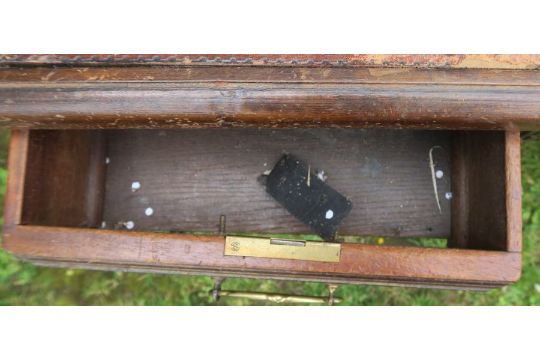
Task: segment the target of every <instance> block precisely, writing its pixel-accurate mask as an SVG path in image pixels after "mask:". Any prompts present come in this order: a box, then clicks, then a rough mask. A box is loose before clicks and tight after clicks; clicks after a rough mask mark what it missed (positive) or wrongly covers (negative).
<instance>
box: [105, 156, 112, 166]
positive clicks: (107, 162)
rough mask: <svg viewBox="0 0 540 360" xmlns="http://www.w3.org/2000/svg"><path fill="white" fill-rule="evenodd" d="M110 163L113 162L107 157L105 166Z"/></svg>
mask: <svg viewBox="0 0 540 360" xmlns="http://www.w3.org/2000/svg"><path fill="white" fill-rule="evenodd" d="M110 162H111V159H109V157H108V156H107V157H106V158H105V164H110Z"/></svg>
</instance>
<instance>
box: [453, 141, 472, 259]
mask: <svg viewBox="0 0 540 360" xmlns="http://www.w3.org/2000/svg"><path fill="white" fill-rule="evenodd" d="M467 137H468V135H467V133H466V132H463V131H458V132H455V133H454V134H453V139H452V151H451V157H452V161H451V163H452V194H453V196H452V217H451V230H450V238H449V239H448V247H450V248H462V249H465V248H467V244H468V243H469V218H470V215H469V186H468V178H469V175H468V165H467V154H468V147H467Z"/></svg>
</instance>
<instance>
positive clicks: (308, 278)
mask: <svg viewBox="0 0 540 360" xmlns="http://www.w3.org/2000/svg"><path fill="white" fill-rule="evenodd" d="M18 258H19V259H21V260H23V261H28V262H31V263H33V264H34V265H37V266H47V267H56V268H76V269H86V270H97V271H126V272H138V273H152V274H167V275H192V276H196V275H198V276H210V277H219V278H247V279H264V280H283V281H304V282H325V283H328V284H355V285H379V286H397V287H409V288H422V289H423V288H430V289H448V290H476V291H485V290H488V289H493V288H497V287H501V286H504V285H506V284H507V283H506V282H501V283H497V282H490V283H483V282H460V283H452V282H448V281H418V280H413V281H411V280H405V279H397V278H393V279H370V278H358V277H350V278H346V277H339V278H337V277H328V276H326V277H325V276H323V275H297V274H274V273H271V272H265V273H264V274H260V273H257V272H250V271H245V270H243V271H232V270H215V269H201V268H179V267H165V266H162V267H159V268H156V267H152V266H143V265H119V264H106V263H104V264H100V263H84V262H75V261H55V260H43V259H34V258H29V257H21V256H19V257H18Z"/></svg>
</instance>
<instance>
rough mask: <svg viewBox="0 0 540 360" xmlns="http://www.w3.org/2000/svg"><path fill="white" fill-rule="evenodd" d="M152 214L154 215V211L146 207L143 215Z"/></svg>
mask: <svg viewBox="0 0 540 360" xmlns="http://www.w3.org/2000/svg"><path fill="white" fill-rule="evenodd" d="M153 214H154V209H152V208H151V207H147V208H146V209H144V215H146V216H152V215H153Z"/></svg>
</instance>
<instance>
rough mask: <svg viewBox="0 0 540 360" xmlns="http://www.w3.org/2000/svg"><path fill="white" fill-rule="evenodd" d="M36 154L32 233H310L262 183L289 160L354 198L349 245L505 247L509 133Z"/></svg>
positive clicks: (91, 134)
mask: <svg viewBox="0 0 540 360" xmlns="http://www.w3.org/2000/svg"><path fill="white" fill-rule="evenodd" d="M28 146H29V148H28V155H27V156H28V158H27V167H26V175H25V185H24V200H23V209H22V223H23V224H31V225H45V226H67V227H92V228H106V229H116V230H126V231H129V230H132V231H160V232H204V233H216V234H217V233H218V231H219V229H220V227H219V223H220V218H221V216H222V215H223V216H225V220H226V230H227V232H228V233H264V234H283V233H286V234H309V233H310V230H309V228H308V227H307V226H305V225H304V224H302V223H301V222H299V221H298V220H296V219H295V218H294V217H292V216H291V215H289V213H288V212H287V211H286V210H285V209H283V208H282V207H281V206H280V205H279V204H278V203H277V202H276V201H275V200H273V199H272V198H271V197H270V196H269V195H267V194H266V192H265V190H264V187H263V186H262V185H261V184H260V182H259V181H258V178H259V176H260V175H262V174H263V173H264V172H265V171H267V170H270V169H271V168H272V167H273V165H274V164H275V163H276V161H277V160H278V159H279V158H280V157H281V155H282V154H283V153H285V152H287V153H291V154H294V155H296V156H298V157H299V158H301V159H303V160H305V161H306V162H307V163H309V164H310V166H311V168H312V169H318V170H322V171H324V174H325V176H327V180H326V181H327V183H328V184H329V185H331V186H332V187H333V188H335V189H336V190H338V191H339V192H341V193H342V194H344V195H346V196H347V197H349V198H350V199H351V200H352V203H353V209H352V211H351V213H350V214H349V216H348V217H347V218H346V219H345V220H344V222H343V223H342V224H341V226H340V228H339V235H343V236H384V237H395V238H405V237H429V238H441V239H448V246H450V247H460V248H477V249H483V250H505V249H506V206H505V156H504V154H505V136H504V132H491V131H441V130H390V129H326V128H320V129H269V128H265V129H176V130H135V129H130V130H31V131H30V135H29V145H28ZM434 183H435V185H436V186H434ZM149 209H150V210H149Z"/></svg>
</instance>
